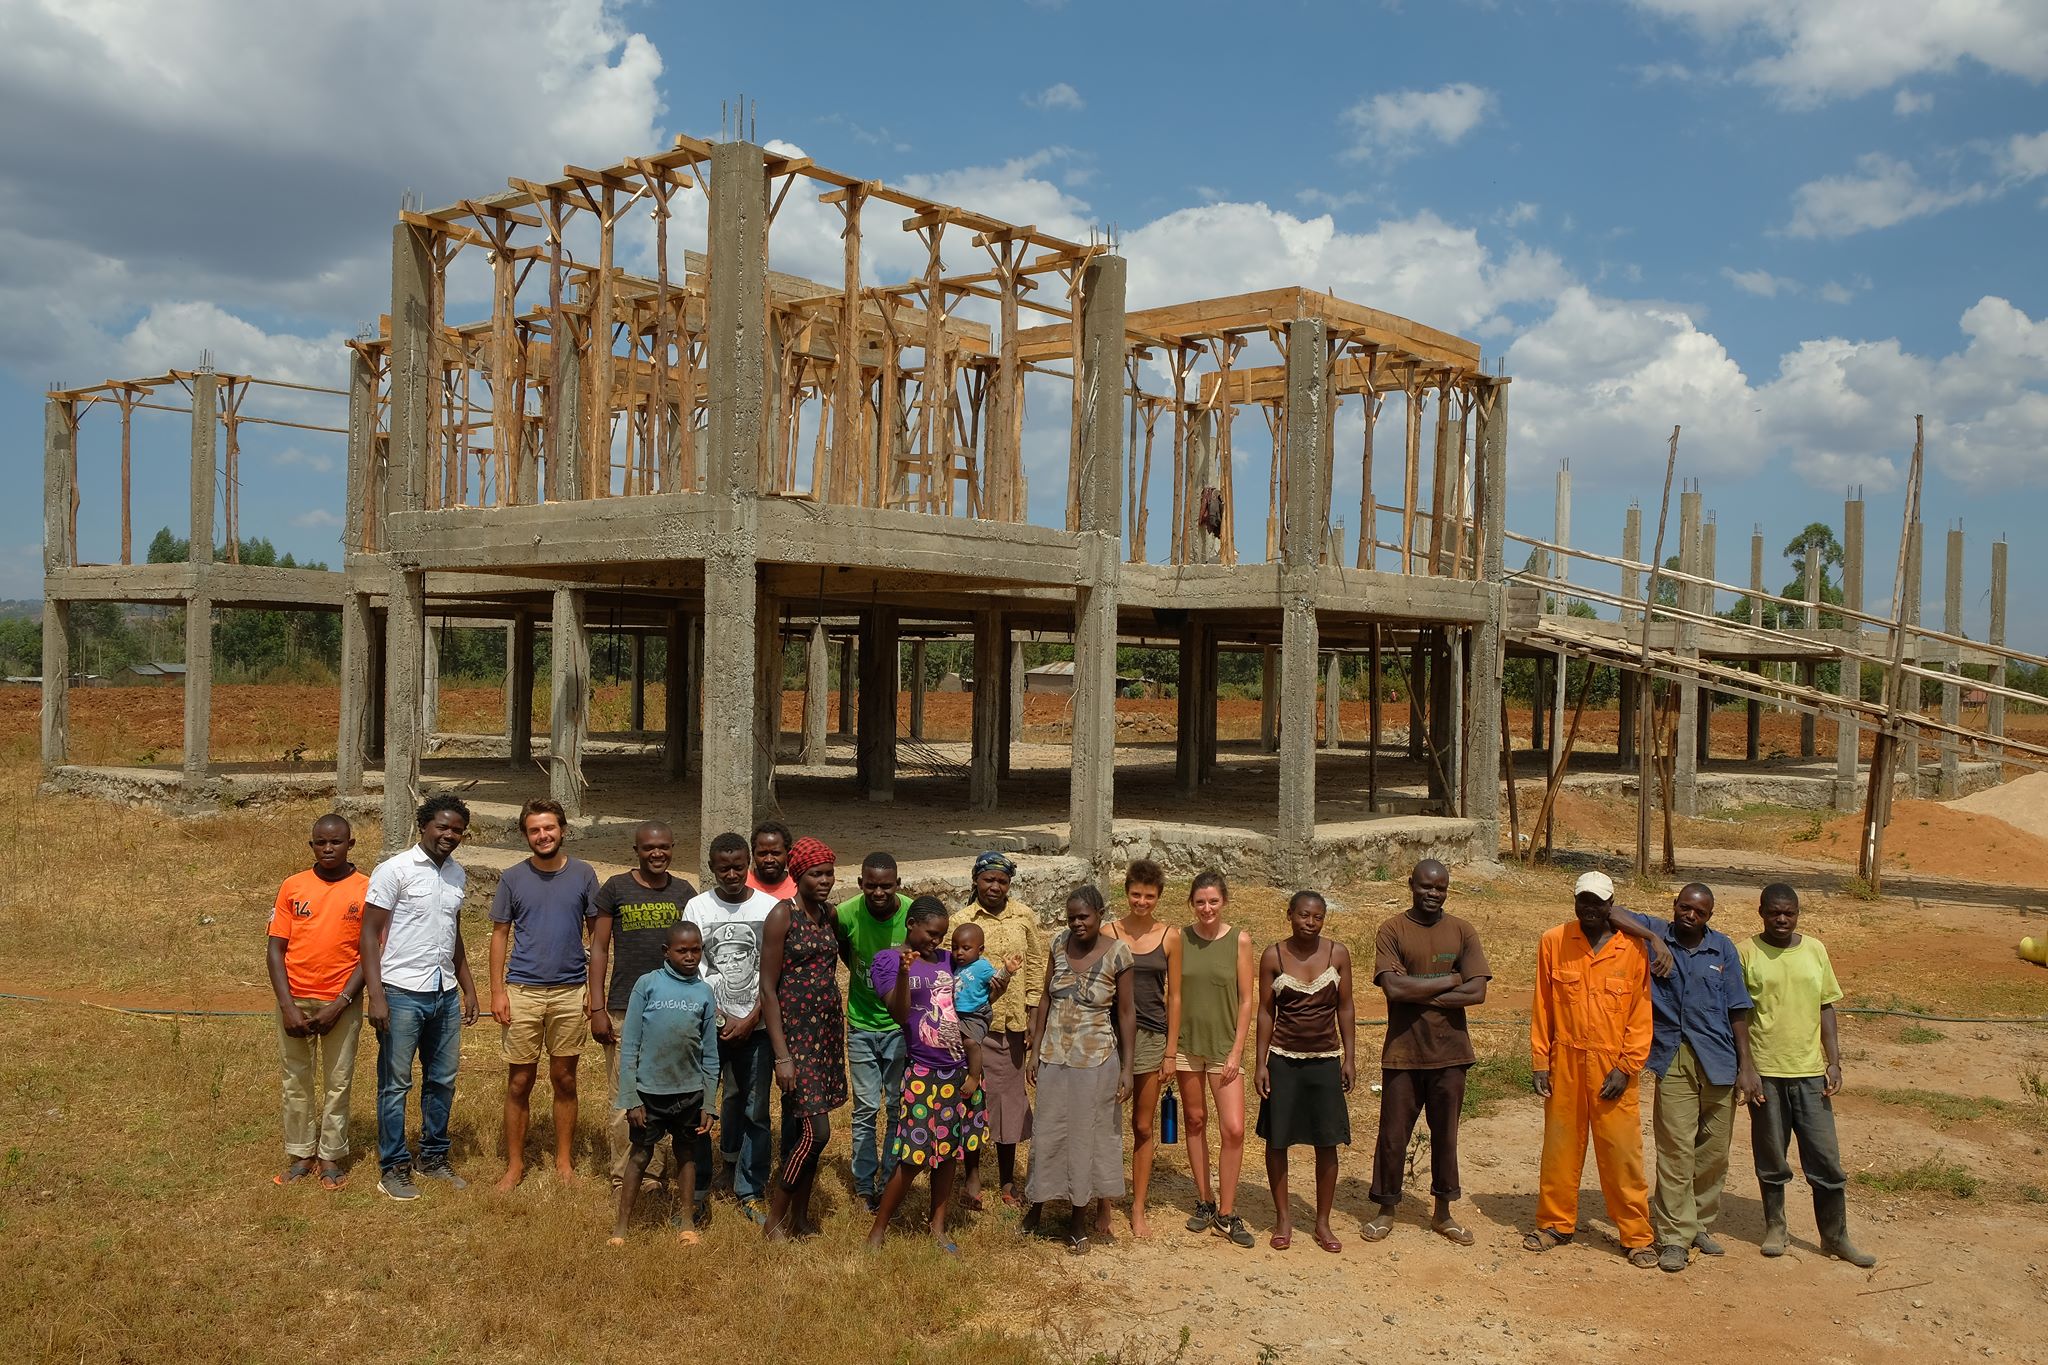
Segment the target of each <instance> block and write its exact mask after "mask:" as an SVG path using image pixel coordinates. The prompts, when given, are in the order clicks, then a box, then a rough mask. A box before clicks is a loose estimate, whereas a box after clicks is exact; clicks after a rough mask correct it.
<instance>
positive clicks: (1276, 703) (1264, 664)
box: [1259, 645, 1280, 753]
mask: <svg viewBox="0 0 2048 1365" xmlns="http://www.w3.org/2000/svg"><path fill="white" fill-rule="evenodd" d="M1259 747H1260V748H1262V749H1264V750H1265V751H1266V752H1267V753H1273V752H1276V751H1277V750H1278V749H1279V748H1280V650H1279V649H1278V648H1277V647H1276V646H1274V645H1265V646H1263V647H1262V648H1260V650H1259Z"/></svg>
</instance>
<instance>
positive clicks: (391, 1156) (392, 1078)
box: [377, 986, 462, 1171]
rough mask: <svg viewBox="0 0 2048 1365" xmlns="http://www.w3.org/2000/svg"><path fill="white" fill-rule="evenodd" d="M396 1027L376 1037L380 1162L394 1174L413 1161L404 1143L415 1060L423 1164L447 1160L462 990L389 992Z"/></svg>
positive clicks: (386, 994)
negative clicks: (397, 1169)
mask: <svg viewBox="0 0 2048 1365" xmlns="http://www.w3.org/2000/svg"><path fill="white" fill-rule="evenodd" d="M384 999H385V1002H386V1003H387V1004H388V1005H389V1006H390V1009H391V1023H390V1025H389V1026H388V1027H386V1028H385V1029H384V1030H383V1031H382V1032H380V1033H379V1034H378V1035H377V1164H378V1166H379V1168H380V1169H383V1170H387V1171H388V1170H390V1169H391V1168H392V1167H393V1166H402V1165H404V1164H405V1163H406V1162H408V1161H410V1160H412V1153H411V1152H410V1151H408V1150H407V1149H406V1145H405V1101H406V1097H407V1096H408V1095H410V1094H411V1093H412V1062H413V1058H414V1057H418V1058H419V1060H420V1072H421V1081H420V1165H422V1166H438V1165H442V1164H444V1163H446V1162H447V1160H448V1115H449V1113H450V1111H452V1110H453V1109H454V1108H455V1068H456V1065H457V1064H458V1063H459V1062H460V1061H461V1060H462V992H461V991H458V990H452V989H451V990H445V991H441V992H439V993H438V994H437V993H435V992H433V991H407V990H400V989H398V988H397V987H396V986H386V987H385V988H384Z"/></svg>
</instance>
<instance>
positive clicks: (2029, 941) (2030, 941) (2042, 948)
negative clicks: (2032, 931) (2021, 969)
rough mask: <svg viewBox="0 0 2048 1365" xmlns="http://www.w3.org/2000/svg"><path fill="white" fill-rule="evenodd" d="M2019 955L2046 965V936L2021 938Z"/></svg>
mask: <svg viewBox="0 0 2048 1365" xmlns="http://www.w3.org/2000/svg"><path fill="white" fill-rule="evenodd" d="M2020 956H2021V957H2023V958H2025V959H2026V960H2027V961H2029V962H2038V963H2040V964H2041V965H2042V966H2043V967H2048V938H2023V939H2021V940H2020Z"/></svg>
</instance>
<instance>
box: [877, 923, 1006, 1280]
mask: <svg viewBox="0 0 2048 1365" xmlns="http://www.w3.org/2000/svg"><path fill="white" fill-rule="evenodd" d="M946 915H947V912H946V903H945V902H944V901H942V900H939V899H938V898H937V897H935V896H921V897H919V898H918V899H917V900H915V901H913V902H911V905H910V910H909V911H908V913H907V915H906V917H905V919H904V924H903V946H902V947H901V948H897V949H893V950H885V951H883V952H879V953H876V954H875V960H874V962H873V963H871V964H870V965H869V967H868V981H869V984H871V985H872V986H873V987H874V988H875V994H876V995H877V996H879V997H880V998H881V1000H882V1003H883V1004H884V1005H886V1006H887V1007H888V1009H889V1013H890V1015H891V1016H893V1017H894V1018H895V1020H896V1024H897V1027H899V1028H901V1029H902V1030H903V1040H904V1045H905V1049H906V1059H905V1063H904V1068H903V1101H902V1104H901V1105H900V1106H899V1107H898V1109H897V1114H896V1126H895V1130H894V1131H893V1132H891V1133H890V1135H889V1149H890V1150H889V1154H890V1155H891V1156H892V1157H894V1158H895V1162H896V1168H895V1170H894V1171H893V1172H891V1174H890V1176H889V1183H888V1184H886V1185H884V1186H883V1187H882V1197H881V1200H880V1203H879V1204H878V1206H877V1207H876V1210H875V1223H874V1227H873V1228H872V1229H870V1230H869V1232H868V1245H869V1246H871V1247H878V1246H880V1245H881V1244H882V1238H883V1236H884V1235H885V1234H886V1233H887V1232H888V1230H889V1219H890V1218H891V1217H893V1216H894V1215H895V1213H896V1210H897V1209H898V1208H899V1207H900V1206H901V1205H902V1203H903V1200H904V1198H905V1197H906V1196H907V1195H908V1194H909V1193H910V1186H911V1183H912V1182H913V1181H915V1180H916V1179H917V1175H918V1172H919V1171H930V1172H931V1176H932V1211H931V1222H930V1227H931V1234H932V1237H933V1239H934V1240H935V1241H937V1242H938V1244H939V1249H940V1250H942V1251H944V1252H946V1253H948V1254H949V1255H951V1254H955V1253H957V1252H958V1250H959V1248H958V1247H956V1246H954V1245H953V1243H952V1242H950V1241H948V1240H947V1238H946V1204H947V1201H948V1199H950V1198H951V1196H952V1193H953V1177H954V1175H955V1173H956V1171H957V1169H958V1167H959V1166H960V1165H961V1163H963V1162H964V1161H965V1160H966V1159H967V1154H968V1153H970V1152H976V1151H979V1150H981V1145H982V1141H983V1138H984V1136H985V1135H986V1132H987V1125H988V1119H987V1116H986V1114H985V1112H984V1110H983V1106H982V1102H981V1043H980V1040H979V1039H977V1038H974V1037H972V1036H970V1035H969V1034H968V1033H967V1031H966V1030H964V1029H963V1028H962V1027H961V1024H960V1017H959V1009H958V1003H957V1002H958V987H957V982H956V980H955V978H954V975H953V971H952V967H951V962H950V960H949V956H948V954H947V952H946V950H945V949H944V948H943V947H942V946H941V944H942V943H943V942H944V939H945V934H946ZM982 1032H983V1033H984V1034H985V1033H986V1029H985V1028H984V1029H983V1030H982Z"/></svg>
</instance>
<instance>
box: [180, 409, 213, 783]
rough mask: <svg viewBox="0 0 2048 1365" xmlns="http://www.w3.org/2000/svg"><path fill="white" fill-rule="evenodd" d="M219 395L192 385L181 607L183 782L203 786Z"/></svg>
mask: <svg viewBox="0 0 2048 1365" xmlns="http://www.w3.org/2000/svg"><path fill="white" fill-rule="evenodd" d="M219 412H220V391H219V385H218V381H217V380H216V379H215V377H214V375H213V372H212V371H211V370H205V371H201V372H200V373H199V374H197V375H195V376H193V379H192V544H191V548H190V551H189V553H188V556H187V557H188V559H189V561H190V563H191V564H192V566H193V567H192V578H193V590H192V595H191V596H190V597H189V598H188V599H186V602H185V762H184V769H185V781H187V782H200V781H204V780H205V778H206V776H207V775H208V773H209V772H211V771H212V768H213V746H212V736H211V734H210V733H209V731H210V729H211V726H212V722H213V598H212V596H211V594H209V593H208V591H207V584H208V581H209V580H210V579H211V577H212V573H213V504H214V494H215V489H216V486H217V480H216V478H215V475H214V467H213V460H214V435H215V430H216V428H217V426H218V425H219Z"/></svg>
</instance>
